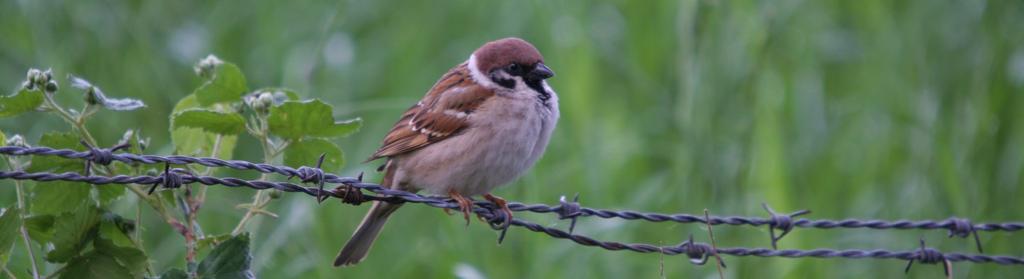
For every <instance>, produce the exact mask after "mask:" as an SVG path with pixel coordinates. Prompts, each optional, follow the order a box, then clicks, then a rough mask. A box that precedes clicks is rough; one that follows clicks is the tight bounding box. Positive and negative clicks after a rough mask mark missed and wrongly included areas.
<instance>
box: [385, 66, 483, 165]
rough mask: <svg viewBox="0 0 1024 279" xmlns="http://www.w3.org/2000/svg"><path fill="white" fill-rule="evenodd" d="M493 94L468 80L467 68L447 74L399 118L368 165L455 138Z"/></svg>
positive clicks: (455, 69)
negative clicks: (374, 161)
mask: <svg viewBox="0 0 1024 279" xmlns="http://www.w3.org/2000/svg"><path fill="white" fill-rule="evenodd" d="M493 96H494V92H493V91H491V90H489V89H486V88H484V87H482V86H479V85H477V84H476V83H475V82H473V80H472V78H470V73H469V69H468V68H467V67H466V64H462V65H459V66H458V67H455V68H454V69H452V70H450V71H448V73H447V74H445V75H444V76H443V77H441V79H440V80H438V81H437V83H435V84H434V87H432V88H431V89H430V91H429V92H428V93H427V95H426V96H424V97H423V100H421V101H420V102H419V103H417V104H416V105H413V106H412V107H411V108H409V110H407V111H406V112H405V113H404V114H402V118H401V119H399V120H398V122H397V123H395V126H394V127H393V128H391V131H390V132H388V135H387V136H385V137H384V142H383V143H382V144H381V147H380V148H379V149H377V152H374V153H373V156H370V158H369V159H367V161H372V160H375V159H378V158H383V157H390V156H395V155H400V154H403V153H408V152H412V151H415V150H417V149H420V148H423V147H425V146H427V145H430V144H432V143H435V142H439V141H442V140H445V139H447V138H449V137H451V136H453V135H456V134H458V133H459V132H460V131H461V130H462V129H465V128H466V127H468V126H469V122H468V118H469V116H470V115H472V114H473V112H474V111H476V109H477V108H479V107H480V105H481V104H483V103H484V102H485V101H486V100H487V99H488V98H491V97H493Z"/></svg>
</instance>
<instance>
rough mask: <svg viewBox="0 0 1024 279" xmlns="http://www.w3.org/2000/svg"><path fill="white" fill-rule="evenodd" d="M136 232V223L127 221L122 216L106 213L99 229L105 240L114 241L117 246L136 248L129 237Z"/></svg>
mask: <svg viewBox="0 0 1024 279" xmlns="http://www.w3.org/2000/svg"><path fill="white" fill-rule="evenodd" d="M134 231H135V222H134V221H132V220H129V219H125V218H123V217H121V216H120V215H117V214H114V213H110V212H106V213H104V214H103V216H102V218H101V221H100V227H99V233H100V236H101V237H103V238H104V239H108V240H110V241H113V243H114V244H115V245H117V246H121V247H135V242H133V241H132V239H131V237H130V236H129V235H130V234H131V233H132V232H134Z"/></svg>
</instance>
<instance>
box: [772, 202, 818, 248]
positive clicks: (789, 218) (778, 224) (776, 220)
mask: <svg viewBox="0 0 1024 279" xmlns="http://www.w3.org/2000/svg"><path fill="white" fill-rule="evenodd" d="M761 207H764V210H765V211H768V214H769V215H771V220H772V222H771V223H769V224H768V236H769V237H771V240H772V249H776V250H777V249H779V246H778V244H777V243H778V242H779V240H780V239H782V237H784V236H786V235H787V234H789V232H790V231H792V230H793V217H797V216H800V215H804V214H810V213H811V211H810V210H806V209H804V210H800V211H797V212H793V213H790V214H778V213H775V210H774V209H772V207H771V206H768V204H767V203H762V204H761ZM776 228H778V229H779V230H781V231H782V233H781V234H779V235H778V236H775V229H776Z"/></svg>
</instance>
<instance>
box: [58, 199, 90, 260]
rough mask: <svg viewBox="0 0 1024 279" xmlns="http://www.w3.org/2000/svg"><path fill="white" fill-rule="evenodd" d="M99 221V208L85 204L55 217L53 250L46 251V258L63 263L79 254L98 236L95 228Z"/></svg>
mask: <svg viewBox="0 0 1024 279" xmlns="http://www.w3.org/2000/svg"><path fill="white" fill-rule="evenodd" d="M99 221H100V216H99V210H98V209H96V208H95V207H92V206H83V207H82V208H79V209H78V210H74V211H71V212H67V213H63V214H60V215H57V216H56V217H54V220H53V231H54V232H56V233H54V234H53V237H52V239H51V241H50V243H52V244H53V250H51V251H50V252H48V253H46V260H47V261H50V262H57V263H63V262H67V261H68V260H70V259H71V258H72V257H75V256H77V255H78V254H79V253H80V252H81V251H82V249H83V248H85V245H86V244H87V243H89V241H90V240H92V239H93V238H94V237H95V236H96V232H95V231H94V230H93V229H94V228H95V226H96V225H97V224H99Z"/></svg>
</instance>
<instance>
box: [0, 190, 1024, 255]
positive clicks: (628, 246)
mask: <svg viewBox="0 0 1024 279" xmlns="http://www.w3.org/2000/svg"><path fill="white" fill-rule="evenodd" d="M172 173H173V175H174V176H176V177H175V178H174V179H173V180H176V181H178V182H180V184H175V185H168V186H171V187H174V186H180V185H182V184H188V183H201V184H204V185H223V186H228V187H247V188H253V189H277V190H281V191H285V192H293V193H304V194H307V195H310V196H313V197H320V196H324V197H335V198H342V197H340V196H339V192H338V191H337V190H336V189H335V190H322V189H320V188H317V187H304V186H300V185H297V184H294V183H290V182H271V181H259V180H255V181H253V180H244V179H238V178H230V177H229V178H218V177H212V176H197V175H193V174H188V173H176V172H171V171H167V172H165V173H164V174H162V175H160V176H147V175H143V176H127V175H116V176H110V177H107V176H93V175H88V176H87V175H82V174H78V173H74V172H65V173H49V172H35V173H30V172H24V171H0V179H16V180H34V181H58V180H59V181H73V182H85V183H90V184H95V185H107V184H159V183H165V182H166V181H167V180H168V179H169V178H168V175H171V174H172ZM329 182H330V183H340V184H344V186H342V187H347V186H351V187H356V188H360V189H364V190H368V191H371V192H374V193H377V194H378V195H365V196H364V197H365V198H366V199H367V200H380V201H387V202H396V201H397V202H411V203H421V204H425V205H428V206H432V207H437V208H458V204H457V203H455V202H451V201H449V200H447V199H444V198H440V197H428V196H421V195H417V194H413V193H409V192H404V191H397V190H391V189H386V188H383V187H381V186H379V185H376V184H370V183H363V182H360V181H359V180H358V179H356V178H335V179H334V180H333V181H329ZM339 188H341V187H339ZM477 205H478V206H476V207H474V209H473V210H474V212H476V213H477V214H478V215H480V216H481V217H483V218H484V219H486V220H487V221H488V222H489V223H491V224H492V227H493V226H494V225H493V224H496V223H504V221H505V220H503V219H504V218H507V216H502V215H501V211H500V210H499V209H497V208H496V207H494V206H493V205H491V204H488V203H484V204H480V203H478V204H477ZM507 224H508V225H511V226H517V227H522V228H525V229H527V230H530V231H533V232H538V233H543V234H546V235H548V236H550V237H553V238H558V239H566V240H570V241H572V242H574V243H577V244H580V245H583V246H589V247H598V248H601V249H605V250H609V251H622V250H625V251H633V252H638V253H661V254H665V255H686V256H687V257H689V258H690V259H691V260H690V262H692V263H694V264H704V263H706V262H707V261H708V257H714V256H717V255H730V256H737V257H745V256H755V257H785V258H806V257H811V258H847V259H861V258H875V259H900V260H907V261H914V260H916V261H920V262H922V263H928V264H935V263H939V262H941V261H950V262H972V263H996V264H1000V265H1024V258H1021V257H1013V256H1004V255H981V254H965V253H941V252H939V251H937V250H935V249H931V248H925V247H923V246H922V248H921V250H916V251H890V250H883V249H874V250H861V249H847V250H836V249H812V250H796V249H786V250H774V249H768V248H747V247H729V248H717V249H715V248H713V247H711V246H710V245H708V244H706V243H701V242H694V241H693V240H692V238H691V239H690V240H689V241H686V242H683V243H681V244H679V245H676V246H656V245H651V244H646V243H623V242H614V241H602V240H598V239H595V238H592V237H588V236H585V235H580V234H574V233H570V232H568V231H565V230H560V229H557V228H552V227H546V226H542V225H540V224H536V223H532V222H528V221H525V220H522V219H516V218H512V219H511V220H509V221H508V222H507ZM502 236H504V233H503V234H502Z"/></svg>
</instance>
